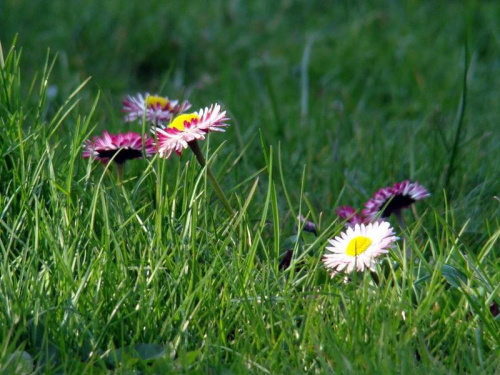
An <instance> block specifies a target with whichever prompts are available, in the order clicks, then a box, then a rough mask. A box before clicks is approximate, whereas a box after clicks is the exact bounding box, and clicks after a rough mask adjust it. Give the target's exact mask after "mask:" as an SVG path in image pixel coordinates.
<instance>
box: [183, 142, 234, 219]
mask: <svg viewBox="0 0 500 375" xmlns="http://www.w3.org/2000/svg"><path fill="white" fill-rule="evenodd" d="M188 145H189V147H190V148H191V150H192V151H193V152H194V155H195V156H196V160H198V163H199V164H200V165H201V166H202V167H206V169H207V176H208V179H209V180H210V183H211V184H212V187H213V189H214V190H215V193H216V194H217V196H218V197H219V199H220V200H221V202H222V205H223V206H224V208H225V209H226V211H227V212H228V214H229V215H233V214H234V211H233V209H232V208H231V205H230V204H229V201H228V199H227V197H226V195H225V194H224V192H223V191H222V188H221V187H220V185H219V182H218V181H217V179H216V178H215V176H214V174H213V173H212V169H210V166H208V165H207V162H206V160H205V157H204V156H203V153H202V152H201V149H200V146H199V145H198V141H197V140H196V139H195V140H194V141H191V142H188Z"/></svg>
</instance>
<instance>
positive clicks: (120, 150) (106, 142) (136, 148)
mask: <svg viewBox="0 0 500 375" xmlns="http://www.w3.org/2000/svg"><path fill="white" fill-rule="evenodd" d="M83 147H84V150H83V154H82V156H83V157H84V158H93V159H96V160H101V161H102V162H103V163H107V162H108V161H109V160H111V159H113V161H114V162H116V163H117V164H123V163H125V162H126V161H127V160H130V159H137V158H141V157H143V156H151V155H154V154H155V153H156V148H155V144H154V140H153V139H152V138H149V137H147V136H145V137H142V136H141V135H140V134H137V133H134V132H128V133H121V134H109V133H108V132H107V131H106V130H104V131H103V132H102V136H100V137H94V138H93V139H92V140H87V141H85V143H84V144H83Z"/></svg>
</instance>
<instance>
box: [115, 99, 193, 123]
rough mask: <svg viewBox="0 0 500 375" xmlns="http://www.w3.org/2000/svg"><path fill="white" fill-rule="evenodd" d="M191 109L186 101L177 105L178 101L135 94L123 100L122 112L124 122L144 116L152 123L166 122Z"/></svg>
mask: <svg viewBox="0 0 500 375" xmlns="http://www.w3.org/2000/svg"><path fill="white" fill-rule="evenodd" d="M189 108H191V104H190V103H189V102H188V101H187V100H186V101H184V102H182V103H179V101H178V100H170V99H168V98H165V97H162V96H158V95H150V94H149V93H146V94H145V95H142V94H137V95H136V96H130V95H129V96H127V97H126V98H125V100H123V112H126V113H127V115H126V116H125V121H126V122H131V121H135V120H136V119H141V118H142V116H144V115H145V116H146V120H148V121H150V122H152V123H155V124H156V123H160V122H168V121H170V119H171V118H172V117H173V116H175V115H177V114H179V113H181V112H184V111H186V110H188V109H189Z"/></svg>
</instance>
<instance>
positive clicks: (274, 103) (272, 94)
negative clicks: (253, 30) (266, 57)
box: [262, 61, 285, 138]
mask: <svg viewBox="0 0 500 375" xmlns="http://www.w3.org/2000/svg"><path fill="white" fill-rule="evenodd" d="M262 66H263V67H264V72H265V77H266V79H265V83H266V86H267V91H268V94H269V101H270V102H271V109H272V112H273V117H274V121H275V125H276V128H277V129H276V133H277V135H278V138H282V137H284V136H285V134H284V133H283V129H284V127H283V126H282V121H281V116H280V109H279V105H278V98H277V95H276V90H275V89H274V84H273V79H272V74H271V73H270V71H269V70H270V69H269V67H268V65H267V64H266V62H265V61H264V62H263V64H262Z"/></svg>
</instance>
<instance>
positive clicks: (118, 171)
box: [115, 163, 124, 184]
mask: <svg viewBox="0 0 500 375" xmlns="http://www.w3.org/2000/svg"><path fill="white" fill-rule="evenodd" d="M115 164H116V175H117V177H118V183H119V184H121V183H122V181H123V164H124V163H115Z"/></svg>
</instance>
